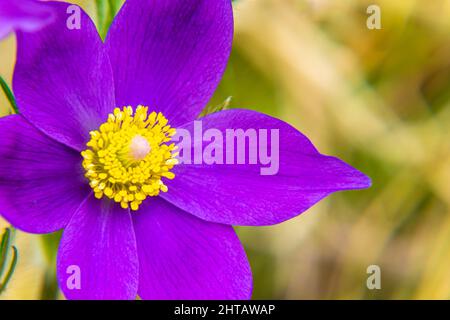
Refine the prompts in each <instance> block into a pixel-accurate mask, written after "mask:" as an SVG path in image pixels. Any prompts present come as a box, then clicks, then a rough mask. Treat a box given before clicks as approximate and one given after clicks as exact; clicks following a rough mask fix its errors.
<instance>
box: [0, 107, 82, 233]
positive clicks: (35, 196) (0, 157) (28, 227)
mask: <svg viewBox="0 0 450 320" xmlns="http://www.w3.org/2000/svg"><path fill="white" fill-rule="evenodd" d="M0 137H1V139H0V213H1V214H2V216H4V217H5V218H6V220H8V221H9V222H10V223H11V224H12V225H13V226H15V227H16V228H19V229H22V230H24V231H27V232H32V233H48V232H53V231H56V230H59V229H61V228H64V227H65V226H66V225H67V223H68V222H69V220H70V218H71V217H72V215H73V213H74V212H75V211H76V209H77V208H78V207H79V205H80V203H81V202H82V201H83V200H84V199H85V198H86V197H87V195H88V194H89V192H90V188H89V186H88V184H87V183H86V181H85V180H84V178H83V173H82V172H81V156H80V155H79V154H78V153H77V152H75V151H73V150H72V149H70V148H68V147H66V146H64V145H62V144H60V143H58V142H56V141H54V140H52V139H50V138H48V137H47V136H45V135H44V134H42V133H41V132H40V131H39V130H37V129H35V128H34V127H33V126H31V125H30V124H29V123H28V122H27V121H26V120H24V118H23V117H22V116H18V115H14V116H8V117H6V118H1V119H0Z"/></svg>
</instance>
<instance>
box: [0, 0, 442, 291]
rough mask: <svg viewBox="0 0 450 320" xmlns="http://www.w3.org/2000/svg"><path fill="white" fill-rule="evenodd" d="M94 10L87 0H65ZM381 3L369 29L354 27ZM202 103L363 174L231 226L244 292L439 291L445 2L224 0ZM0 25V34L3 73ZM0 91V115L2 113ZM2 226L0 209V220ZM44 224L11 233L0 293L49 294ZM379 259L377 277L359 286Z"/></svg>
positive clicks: (49, 251)
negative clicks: (277, 125)
mask: <svg viewBox="0 0 450 320" xmlns="http://www.w3.org/2000/svg"><path fill="white" fill-rule="evenodd" d="M75 2H76V3H78V4H80V5H81V6H82V7H83V8H84V9H85V10H86V11H87V12H88V13H89V14H90V15H91V17H93V19H96V22H97V23H98V24H99V26H100V24H101V23H102V22H101V21H100V22H99V21H98V19H97V18H96V16H97V13H96V6H95V2H94V1H75ZM371 4H378V5H379V6H380V8H381V13H382V16H381V23H382V29H381V30H369V29H368V28H367V27H366V20H367V18H368V14H367V13H366V10H367V7H368V6H369V5H371ZM234 10H235V26H236V35H235V43H234V49H233V53H232V56H231V60H230V64H229V66H228V69H227V72H226V74H225V77H224V79H223V81H222V83H221V85H220V87H219V89H218V91H217V93H216V95H215V96H214V98H213V100H212V101H211V102H210V104H211V105H218V104H221V103H222V102H223V101H225V100H226V99H227V98H228V97H230V96H231V97H232V100H231V104H230V107H241V108H248V109H254V110H258V111H262V112H265V113H268V114H270V115H273V116H277V117H278V118H281V119H283V120H285V121H287V122H289V123H291V124H292V125H294V126H295V127H296V128H298V129H299V130H300V131H302V132H303V133H304V134H306V135H307V136H308V137H309V138H310V139H311V140H312V141H313V143H314V144H315V145H316V146H317V147H318V149H319V150H320V151H321V152H322V153H325V154H330V155H334V156H337V157H339V158H341V159H343V160H344V161H346V162H348V163H350V164H351V165H353V166H354V167H356V168H358V169H360V170H361V171H363V172H364V173H366V174H368V175H369V176H370V177H371V178H372V179H373V187H372V188H371V189H368V190H362V191H350V192H344V193H337V194H334V195H332V196H330V197H328V198H327V199H325V200H323V201H322V202H320V203H319V204H318V205H316V206H314V207H313V208H311V209H310V210H308V211H307V212H306V213H304V214H302V215H301V216H299V217H297V218H295V219H292V220H290V221H288V222H286V223H283V224H281V225H277V226H272V227H264V228H238V233H239V235H240V238H241V240H242V242H243V244H244V246H245V248H246V250H247V253H248V256H249V259H250V263H251V265H252V269H253V272H254V295H253V297H254V298H255V299H450V210H449V208H450V187H449V182H450V144H449V141H450V131H449V125H450V1H449V0H434V1H426V2H425V1H420V0H416V1H414V0H398V1H391V0H377V1H375V0H374V1H364V0H359V1H357V0H353V1H352V0H346V1H338V0H238V1H236V2H235V3H234ZM14 57H15V39H14V37H13V36H11V37H9V38H8V39H6V40H4V41H2V42H0V61H1V62H0V75H1V76H2V77H4V78H5V79H6V80H7V82H8V83H11V77H12V70H13V66H14V59H15V58H14ZM9 112H10V111H9V104H8V102H7V100H6V99H5V98H4V96H3V95H2V94H0V115H7V114H8V113H9ZM5 227H7V224H6V222H4V221H0V232H1V230H2V229H3V228H5ZM57 237H58V235H50V236H46V237H43V236H38V235H29V234H25V233H21V232H16V234H15V239H14V244H15V245H16V246H17V247H18V250H19V260H18V264H17V268H16V271H15V273H14V275H13V277H12V279H11V282H10V283H9V286H8V288H7V290H6V291H5V292H4V294H3V295H1V296H0V299H53V298H59V299H61V298H62V296H61V295H60V294H59V293H58V290H57V288H56V287H55V282H54V277H55V276H54V254H55V251H56V245H55V243H56V241H55V240H54V239H57ZM370 265H378V266H380V268H381V286H382V287H381V289H380V290H369V289H368V288H367V287H366V280H367V278H368V276H369V275H368V274H367V271H366V270H367V267H368V266H370Z"/></svg>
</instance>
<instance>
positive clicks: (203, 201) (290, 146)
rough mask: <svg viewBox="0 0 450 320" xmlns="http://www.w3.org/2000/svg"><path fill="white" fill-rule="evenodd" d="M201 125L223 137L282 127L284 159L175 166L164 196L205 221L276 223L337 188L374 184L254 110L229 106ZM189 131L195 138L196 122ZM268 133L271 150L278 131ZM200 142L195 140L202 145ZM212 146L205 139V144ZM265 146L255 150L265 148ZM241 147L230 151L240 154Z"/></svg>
mask: <svg viewBox="0 0 450 320" xmlns="http://www.w3.org/2000/svg"><path fill="white" fill-rule="evenodd" d="M202 124H203V132H205V131H206V130H207V129H209V128H215V129H218V130H220V132H222V133H223V137H225V130H226V129H244V130H247V129H255V130H259V129H278V130H279V131H278V132H279V161H276V159H275V158H276V157H274V158H273V160H272V164H271V165H269V164H268V165H266V166H260V165H251V164H248V163H249V157H248V154H247V159H246V160H247V161H246V163H247V164H234V165H233V164H227V165H224V164H212V165H207V164H180V165H177V166H175V168H174V170H173V172H174V173H175V175H176V177H175V179H174V180H172V181H168V182H167V183H166V184H167V186H168V187H169V191H168V193H164V194H162V197H163V198H165V199H166V200H168V201H170V202H171V203H173V204H174V205H176V206H178V207H179V208H181V209H183V210H185V211H187V212H190V213H192V214H194V215H196V216H197V217H199V218H202V219H204V220H207V221H212V222H218V223H225V224H231V225H271V224H276V223H280V222H282V221H285V220H287V219H290V218H292V217H295V216H297V215H299V214H300V213H302V212H303V211H305V210H307V209H308V208H309V207H311V206H312V205H314V204H315V203H316V202H318V201H319V200H321V199H322V198H324V197H325V196H327V195H329V194H330V193H332V192H335V191H341V190H349V189H361V188H367V187H369V186H370V179H369V178H368V177H367V176H365V175H364V174H362V173H361V172H359V171H357V170H356V169H354V168H352V167H350V166H349V165H347V164H345V163H344V162H342V161H341V160H339V159H337V158H333V157H328V156H324V155H321V154H319V153H318V152H317V150H316V149H315V148H314V146H313V145H312V144H311V142H310V141H309V140H308V139H307V138H306V137H305V136H304V135H302V134H301V133H300V132H298V131H297V130H296V129H295V128H293V127H291V126H290V125H288V124H286V123H284V122H282V121H280V120H277V119H274V118H271V117H269V116H266V115H263V114H260V113H257V112H254V111H249V110H229V111H223V112H219V113H216V114H213V115H210V116H207V117H205V118H203V120H202ZM185 129H188V130H189V131H190V132H191V136H192V137H193V139H196V138H194V133H193V123H191V124H189V125H187V126H186V127H185ZM256 132H257V133H259V131H256ZM267 137H268V138H269V139H268V140H269V141H268V142H269V143H268V146H267V149H268V150H271V146H272V144H271V138H272V137H275V135H272V134H271V131H270V130H269V131H268V134H267ZM200 140H201V137H200V139H199V140H197V139H196V141H197V143H199V145H200V146H201V141H200ZM225 141H226V139H225V138H224V139H223V145H224V146H223V150H224V152H223V153H224V156H223V158H225V154H226V148H225ZM261 141H266V139H261ZM274 141H276V140H274ZM258 143H259V142H258ZM208 144H209V143H206V142H204V143H203V147H205V145H208ZM261 145H262V144H261V143H259V144H258V147H259V148H258V147H257V148H255V149H256V150H255V151H258V149H259V150H263V149H262V148H261ZM274 146H275V145H274ZM246 148H247V151H248V147H246ZM237 151H238V149H237V148H234V149H232V150H231V155H233V156H234V157H235V158H236V157H237ZM194 153H195V151H194V150H191V154H192V155H194ZM269 154H270V153H269ZM192 157H193V156H192ZM277 164H278V166H279V167H278V168H277ZM261 167H272V170H273V172H272V175H262V174H261V171H260V170H261ZM265 170H267V168H266V169H265ZM265 174H267V173H265Z"/></svg>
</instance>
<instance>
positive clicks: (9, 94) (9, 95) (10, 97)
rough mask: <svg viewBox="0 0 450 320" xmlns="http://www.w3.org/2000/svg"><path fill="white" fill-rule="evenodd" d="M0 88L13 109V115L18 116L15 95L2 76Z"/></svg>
mask: <svg viewBox="0 0 450 320" xmlns="http://www.w3.org/2000/svg"><path fill="white" fill-rule="evenodd" d="M0 86H1V87H2V90H3V92H4V94H5V96H6V98H7V99H8V101H9V103H10V105H11V109H12V111H13V113H16V114H18V113H19V108H17V103H16V99H15V98H14V94H13V93H12V91H11V89H10V88H9V86H8V84H7V83H6V81H5V79H3V77H1V76H0Z"/></svg>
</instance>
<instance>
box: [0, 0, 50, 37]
mask: <svg viewBox="0 0 450 320" xmlns="http://www.w3.org/2000/svg"><path fill="white" fill-rule="evenodd" d="M53 19H54V12H53V10H52V8H51V6H49V5H48V4H46V3H42V2H39V1H36V0H0V39H2V38H5V37H6V36H7V35H8V34H9V33H11V32H13V31H15V30H22V31H26V32H31V31H37V30H40V29H42V28H43V27H44V26H45V25H47V24H49V23H50V22H51V21H52V20H53Z"/></svg>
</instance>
